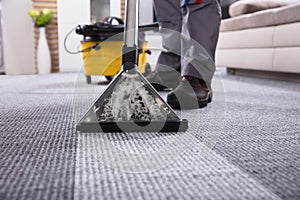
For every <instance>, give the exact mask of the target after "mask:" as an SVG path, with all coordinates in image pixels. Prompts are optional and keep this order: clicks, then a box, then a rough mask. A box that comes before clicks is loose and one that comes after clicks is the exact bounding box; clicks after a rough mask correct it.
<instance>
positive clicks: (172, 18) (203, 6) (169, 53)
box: [154, 0, 221, 85]
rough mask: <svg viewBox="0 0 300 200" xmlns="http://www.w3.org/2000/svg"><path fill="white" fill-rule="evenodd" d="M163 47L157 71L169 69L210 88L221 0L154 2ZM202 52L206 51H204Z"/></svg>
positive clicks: (162, 0)
mask: <svg viewBox="0 0 300 200" xmlns="http://www.w3.org/2000/svg"><path fill="white" fill-rule="evenodd" d="M154 4H155V8H156V13H157V16H158V20H159V22H160V25H161V35H162V43H163V44H162V45H163V47H164V49H165V50H166V51H163V52H161V54H160V56H159V58H158V61H157V66H156V70H158V71H168V70H170V67H171V68H172V69H175V70H177V71H180V72H181V75H182V76H186V75H187V76H193V77H196V78H201V79H204V80H205V81H206V82H207V83H208V85H210V82H211V79H212V76H213V74H214V72H215V64H214V58H215V51H216V45H217V41H218V35H219V26H220V22H221V5H220V0H182V1H180V0H154ZM204 49H205V50H204Z"/></svg>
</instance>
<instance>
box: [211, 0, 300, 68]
mask: <svg viewBox="0 0 300 200" xmlns="http://www.w3.org/2000/svg"><path fill="white" fill-rule="evenodd" d="M257 5H258V6H257ZM247 6H248V7H247ZM229 14H230V15H231V17H230V18H228V19H224V20H222V22H221V27H220V35H219V41H218V45H217V51H216V64H217V65H218V66H225V67H227V68H228V69H246V70H260V71H267V72H287V73H296V74H298V73H300V1H299V0H298V1H297V0H295V1H282V0H281V1H279V0H278V1H276V0H244V1H237V2H234V3H233V4H231V5H230V7H229Z"/></svg>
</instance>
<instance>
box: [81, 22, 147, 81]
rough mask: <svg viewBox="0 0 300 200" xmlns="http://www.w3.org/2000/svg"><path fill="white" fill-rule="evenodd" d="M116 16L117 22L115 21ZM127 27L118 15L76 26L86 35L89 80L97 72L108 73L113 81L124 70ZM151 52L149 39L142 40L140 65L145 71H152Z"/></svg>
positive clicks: (84, 47) (84, 56) (84, 50)
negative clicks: (123, 51) (123, 57)
mask: <svg viewBox="0 0 300 200" xmlns="http://www.w3.org/2000/svg"><path fill="white" fill-rule="evenodd" d="M114 20H115V21H117V25H113V21H114ZM123 31H124V23H123V21H122V20H121V19H119V18H116V17H109V18H106V19H105V21H104V22H97V23H95V24H93V25H84V26H78V27H77V28H76V33H77V34H79V35H83V36H84V38H83V40H82V41H81V48H82V49H81V52H82V60H83V63H84V73H85V75H86V80H87V83H91V76H97V75H101V76H105V77H106V78H107V79H108V80H109V81H110V80H112V79H113V77H114V76H115V75H116V74H117V73H118V72H119V71H120V70H121V67H122V47H123V35H122V33H123ZM141 38H143V37H141ZM150 53H151V52H150V51H149V50H148V49H147V42H146V41H144V40H139V60H138V69H139V71H140V72H141V73H143V74H144V75H147V74H149V73H151V66H150V64H149V63H147V54H150Z"/></svg>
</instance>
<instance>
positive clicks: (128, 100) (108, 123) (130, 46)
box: [76, 0, 188, 132]
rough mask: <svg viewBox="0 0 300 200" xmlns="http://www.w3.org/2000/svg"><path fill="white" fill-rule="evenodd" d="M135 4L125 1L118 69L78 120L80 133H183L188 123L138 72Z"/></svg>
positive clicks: (136, 1) (134, 2)
mask: <svg viewBox="0 0 300 200" xmlns="http://www.w3.org/2000/svg"><path fill="white" fill-rule="evenodd" d="M138 8H139V0H127V1H126V13H125V26H124V41H123V47H122V69H121V71H120V72H119V73H118V74H117V75H116V77H115V78H114V79H113V80H112V81H111V82H110V84H109V85H108V86H107V88H106V90H105V91H104V92H103V93H102V94H101V95H100V97H99V98H97V100H96V101H95V102H94V103H93V104H92V105H91V107H90V108H89V110H88V111H87V112H86V113H85V114H84V116H83V117H82V118H81V119H80V120H79V122H78V124H77V126H76V130H77V131H80V132H184V131H186V130H187V129H188V121H187V120H186V119H180V117H179V116H178V115H177V114H176V113H175V112H174V111H173V110H172V108H171V107H170V106H169V105H168V104H167V103H166V102H165V101H164V99H163V98H162V97H161V96H160V95H159V93H158V92H157V91H156V90H155V89H154V88H153V87H152V85H151V83H149V82H148V80H147V79H146V78H145V77H144V76H143V75H142V74H141V73H140V72H139V71H138V67H137V65H138V55H139V53H138Z"/></svg>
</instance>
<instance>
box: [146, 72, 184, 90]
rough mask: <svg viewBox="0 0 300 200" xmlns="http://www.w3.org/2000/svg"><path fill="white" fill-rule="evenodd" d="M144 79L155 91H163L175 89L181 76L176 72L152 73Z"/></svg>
mask: <svg viewBox="0 0 300 200" xmlns="http://www.w3.org/2000/svg"><path fill="white" fill-rule="evenodd" d="M146 78H147V80H148V81H149V82H150V83H151V85H152V86H153V87H154V88H155V89H156V90H157V91H163V90H166V89H168V88H171V89H173V88H176V86H177V85H178V84H179V82H180V81H179V80H180V78H181V76H180V73H179V72H177V71H176V70H174V71H168V72H159V71H154V72H152V74H150V75H149V76H147V77H146Z"/></svg>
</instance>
